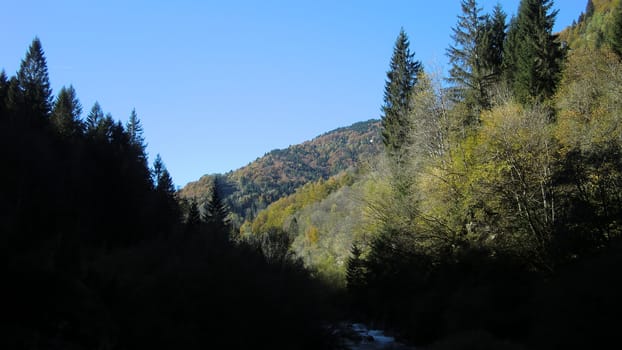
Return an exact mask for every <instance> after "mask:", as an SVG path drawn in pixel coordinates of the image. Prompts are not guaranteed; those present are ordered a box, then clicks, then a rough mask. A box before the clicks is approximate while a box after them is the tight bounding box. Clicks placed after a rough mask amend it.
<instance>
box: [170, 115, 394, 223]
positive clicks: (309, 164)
mask: <svg viewBox="0 0 622 350" xmlns="http://www.w3.org/2000/svg"><path fill="white" fill-rule="evenodd" d="M381 144H382V142H381V141H380V122H379V121H378V120H368V121H365V122H359V123H355V124H353V125H351V126H349V127H344V128H339V129H336V130H333V131H330V132H327V133H325V134H323V135H320V136H318V137H316V138H314V139H313V140H311V141H307V142H304V143H302V144H299V145H293V146H290V147H288V148H286V149H280V150H273V151H271V152H268V153H266V155H264V156H263V157H261V158H258V159H257V160H255V161H254V162H252V163H250V164H248V165H247V166H245V167H242V168H240V169H238V170H235V171H232V172H229V173H227V174H224V175H205V176H203V177H201V178H200V179H199V180H198V181H195V182H191V183H189V184H187V185H186V186H185V187H184V188H183V189H181V191H180V192H179V195H180V197H181V198H185V199H195V200H197V201H198V202H199V205H201V204H202V203H203V202H204V201H205V199H206V198H209V195H210V193H211V188H212V186H213V183H214V179H215V178H218V179H219V185H220V188H221V191H222V196H223V197H224V200H225V202H226V203H227V204H228V205H229V208H230V209H231V211H232V214H233V220H234V222H235V223H238V224H240V223H241V222H242V221H243V220H244V219H248V218H252V217H254V216H255V215H256V214H257V212H258V211H260V210H261V209H263V208H265V207H266V206H268V205H269V204H270V203H272V202H274V201H276V200H277V199H279V198H281V197H284V196H287V195H289V194H292V193H294V191H295V190H296V189H297V188H299V187H301V186H302V185H304V184H306V183H308V182H312V181H316V180H319V179H328V178H329V177H330V176H333V175H336V174H338V173H340V172H342V171H344V170H347V169H350V168H353V167H356V166H357V164H358V163H359V162H360V161H363V160H366V159H370V158H371V157H374V156H376V155H378V154H379V153H380V151H381Z"/></svg>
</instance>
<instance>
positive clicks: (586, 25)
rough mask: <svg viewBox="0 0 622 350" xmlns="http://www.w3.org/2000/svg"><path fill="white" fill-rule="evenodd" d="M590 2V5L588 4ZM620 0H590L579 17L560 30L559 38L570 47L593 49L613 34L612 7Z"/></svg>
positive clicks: (605, 42)
mask: <svg viewBox="0 0 622 350" xmlns="http://www.w3.org/2000/svg"><path fill="white" fill-rule="evenodd" d="M590 3H591V5H589V4H590ZM619 4H620V0H591V1H588V6H586V9H585V11H584V12H583V13H581V15H580V16H579V18H578V19H577V20H576V21H574V22H573V23H572V25H570V26H568V27H566V28H565V29H564V30H562V31H561V32H560V33H559V35H560V39H561V40H562V41H564V42H566V43H567V45H568V46H569V47H570V48H571V49H582V48H583V49H590V50H594V49H596V48H599V47H601V46H603V45H606V44H608V42H607V41H608V38H610V37H611V36H612V35H613V15H614V9H615V8H616V6H618V5H619Z"/></svg>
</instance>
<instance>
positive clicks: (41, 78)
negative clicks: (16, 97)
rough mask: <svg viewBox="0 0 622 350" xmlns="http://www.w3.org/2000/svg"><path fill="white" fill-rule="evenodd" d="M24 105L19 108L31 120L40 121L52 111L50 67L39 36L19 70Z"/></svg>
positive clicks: (18, 79)
mask: <svg viewBox="0 0 622 350" xmlns="http://www.w3.org/2000/svg"><path fill="white" fill-rule="evenodd" d="M17 81H18V88H19V92H20V93H21V94H22V101H21V102H22V105H21V106H20V107H18V108H19V110H20V112H21V113H23V116H24V117H26V118H27V119H28V120H29V121H31V122H35V123H39V122H41V121H42V120H44V119H45V118H47V117H49V115H50V112H51V111H52V89H51V88H50V79H49V76H48V67H47V62H46V59H45V54H44V53H43V48H42V46H41V41H40V40H39V38H36V37H35V38H34V40H33V41H32V44H31V45H30V48H29V49H28V52H27V53H26V57H25V58H24V59H23V60H22V63H21V65H20V68H19V71H18V72H17Z"/></svg>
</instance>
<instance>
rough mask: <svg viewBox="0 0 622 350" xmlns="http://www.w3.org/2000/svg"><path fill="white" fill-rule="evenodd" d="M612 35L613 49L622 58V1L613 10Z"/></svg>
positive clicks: (611, 43)
mask: <svg viewBox="0 0 622 350" xmlns="http://www.w3.org/2000/svg"><path fill="white" fill-rule="evenodd" d="M612 22H613V23H612V28H611V36H610V40H609V41H610V45H611V50H612V51H613V52H614V53H615V54H616V55H618V57H619V58H620V59H622V2H621V3H619V4H618V6H616V7H615V8H614V10H613V18H612Z"/></svg>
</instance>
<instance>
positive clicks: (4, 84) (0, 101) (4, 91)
mask: <svg viewBox="0 0 622 350" xmlns="http://www.w3.org/2000/svg"><path fill="white" fill-rule="evenodd" d="M9 85H10V84H9V78H8V77H7V76H6V72H5V71H4V69H3V70H2V72H0V120H2V119H4V118H5V117H6V114H5V113H6V112H7V107H6V98H7V95H8V94H9Z"/></svg>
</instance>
